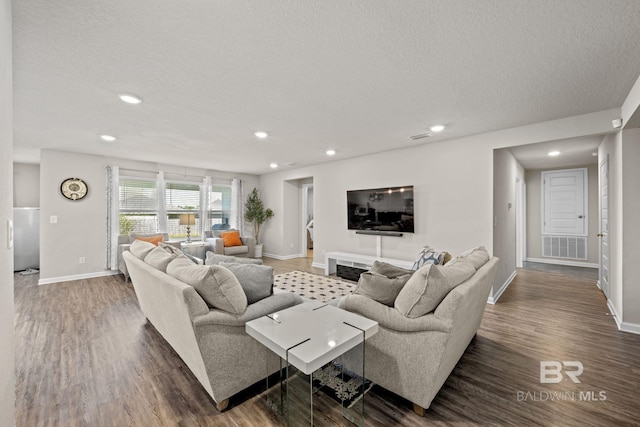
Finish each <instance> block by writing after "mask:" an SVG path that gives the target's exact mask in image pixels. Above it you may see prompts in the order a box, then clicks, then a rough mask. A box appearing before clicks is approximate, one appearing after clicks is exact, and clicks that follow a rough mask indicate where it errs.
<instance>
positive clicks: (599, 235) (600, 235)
mask: <svg viewBox="0 0 640 427" xmlns="http://www.w3.org/2000/svg"><path fill="white" fill-rule="evenodd" d="M596 236H598V237H602V236H604V234H602V233H598V234H596Z"/></svg>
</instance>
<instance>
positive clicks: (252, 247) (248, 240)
mask: <svg viewBox="0 0 640 427" xmlns="http://www.w3.org/2000/svg"><path fill="white" fill-rule="evenodd" d="M240 240H242V243H243V244H244V245H246V246H247V247H248V248H249V257H251V258H253V257H255V256H256V239H254V238H253V237H252V236H240Z"/></svg>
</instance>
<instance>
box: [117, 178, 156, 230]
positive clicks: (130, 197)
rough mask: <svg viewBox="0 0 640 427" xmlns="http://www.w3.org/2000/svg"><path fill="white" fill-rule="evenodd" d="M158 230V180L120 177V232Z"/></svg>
mask: <svg viewBox="0 0 640 427" xmlns="http://www.w3.org/2000/svg"><path fill="white" fill-rule="evenodd" d="M157 232H158V190H157V187H156V181H155V180H154V181H152V180H144V179H137V178H136V179H133V178H120V234H121V235H126V234H129V233H138V234H151V233H157Z"/></svg>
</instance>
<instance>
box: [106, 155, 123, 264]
mask: <svg viewBox="0 0 640 427" xmlns="http://www.w3.org/2000/svg"><path fill="white" fill-rule="evenodd" d="M105 170H106V185H107V270H118V236H119V235H120V168H119V167H118V166H115V165H110V166H106V167H105Z"/></svg>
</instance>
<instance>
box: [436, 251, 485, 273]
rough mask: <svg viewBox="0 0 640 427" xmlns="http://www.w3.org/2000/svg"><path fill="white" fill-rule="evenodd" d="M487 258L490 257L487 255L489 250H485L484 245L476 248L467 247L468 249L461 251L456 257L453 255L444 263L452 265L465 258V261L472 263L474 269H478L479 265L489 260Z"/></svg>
mask: <svg viewBox="0 0 640 427" xmlns="http://www.w3.org/2000/svg"><path fill="white" fill-rule="evenodd" d="M489 258H491V257H490V256H489V252H487V250H486V249H485V247H484V246H478V247H476V248H473V249H469V250H468V251H465V252H463V253H461V254H460V255H458V256H457V257H455V258H454V259H452V260H451V261H449V262H448V263H447V264H446V265H447V266H453V265H455V264H457V263H458V262H460V261H462V260H465V261H468V262H470V263H471V264H472V265H473V267H474V268H475V269H476V270H478V269H480V267H482V266H483V265H485V264H486V263H487V261H489Z"/></svg>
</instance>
